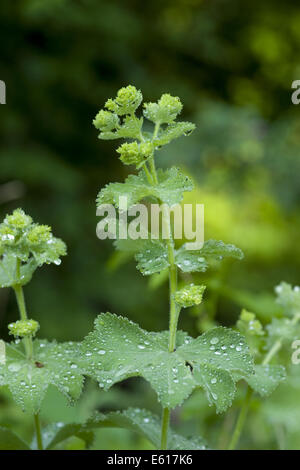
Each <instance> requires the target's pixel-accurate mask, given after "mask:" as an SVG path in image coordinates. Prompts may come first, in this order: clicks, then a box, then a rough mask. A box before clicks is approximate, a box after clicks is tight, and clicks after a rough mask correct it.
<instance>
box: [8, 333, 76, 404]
mask: <svg viewBox="0 0 300 470" xmlns="http://www.w3.org/2000/svg"><path fill="white" fill-rule="evenodd" d="M77 348H78V346H77V344H76V343H73V342H68V343H61V344H57V343H56V342H52V343H49V342H48V341H46V340H35V341H34V361H29V360H27V359H26V357H25V355H24V352H23V346H22V344H21V343H19V344H15V343H11V345H7V346H6V360H5V364H1V365H0V385H8V387H9V389H10V391H11V393H12V395H13V398H14V400H15V401H16V403H17V404H18V405H20V406H21V407H22V409H23V410H24V411H27V412H30V413H37V412H38V411H39V410H40V407H41V403H42V401H43V398H44V396H45V394H46V392H47V389H48V387H49V386H50V385H54V386H55V387H57V388H58V389H59V390H60V391H61V392H62V393H63V394H64V395H65V396H66V397H67V398H68V399H69V400H70V402H72V401H73V400H76V399H77V398H79V396H80V394H81V390H82V385H83V376H82V375H81V372H80V370H79V367H78V365H77V364H76V355H77Z"/></svg>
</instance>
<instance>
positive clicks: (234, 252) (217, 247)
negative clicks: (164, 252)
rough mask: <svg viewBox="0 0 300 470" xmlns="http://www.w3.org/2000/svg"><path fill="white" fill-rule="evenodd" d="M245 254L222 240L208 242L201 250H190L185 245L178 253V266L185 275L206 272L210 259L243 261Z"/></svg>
mask: <svg viewBox="0 0 300 470" xmlns="http://www.w3.org/2000/svg"><path fill="white" fill-rule="evenodd" d="M243 256H244V255H243V252H242V251H241V250H240V249H239V248H237V247H236V246H234V245H231V244H229V245H227V244H225V243H224V242H222V241H221V240H219V241H217V240H207V241H206V242H204V245H203V247H202V248H201V249H200V250H188V249H187V248H186V245H183V246H182V247H181V248H180V249H179V250H178V251H177V253H176V258H175V259H176V264H177V266H178V267H179V268H180V269H181V271H183V272H185V273H191V272H196V271H200V272H204V271H206V270H207V268H208V261H209V260H210V259H216V260H221V259H223V258H227V257H230V258H236V259H242V258H243Z"/></svg>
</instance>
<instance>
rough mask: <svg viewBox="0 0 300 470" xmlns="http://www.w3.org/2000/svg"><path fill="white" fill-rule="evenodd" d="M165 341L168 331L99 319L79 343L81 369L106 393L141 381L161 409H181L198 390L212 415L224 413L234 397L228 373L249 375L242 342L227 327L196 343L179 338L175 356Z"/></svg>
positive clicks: (113, 317)
mask: <svg viewBox="0 0 300 470" xmlns="http://www.w3.org/2000/svg"><path fill="white" fill-rule="evenodd" d="M168 336H169V334H168V332H162V333H149V332H147V331H145V330H142V329H141V328H140V327H139V326H138V325H136V324H135V323H133V322H131V321H129V320H127V319H125V318H122V317H118V316H116V315H112V314H110V313H106V314H102V315H100V316H99V317H98V318H97V319H96V321H95V330H94V331H93V332H92V333H90V334H89V335H88V336H87V337H86V338H85V340H84V342H83V344H82V349H81V357H82V360H81V366H82V368H84V370H85V371H86V373H87V375H89V376H91V377H93V378H94V379H96V380H97V381H98V382H99V385H100V387H102V388H104V389H105V390H108V389H109V388H110V387H111V386H112V385H113V384H115V383H117V382H120V381H122V380H124V379H127V378H129V377H133V376H142V377H144V378H145V379H146V380H147V381H148V382H150V384H151V386H152V387H153V389H154V390H155V391H156V393H157V396H158V399H159V401H160V402H161V403H162V405H163V407H166V408H174V407H175V406H177V405H180V404H181V403H182V402H183V400H184V399H185V398H187V397H188V396H189V395H190V394H191V392H192V391H193V390H194V389H195V388H197V387H203V388H204V389H205V390H206V392H207V395H208V398H209V400H210V402H212V403H214V404H215V405H216V407H217V411H218V412H220V411H224V410H225V409H226V407H228V406H229V405H230V403H231V401H232V398H233V394H234V383H233V381H232V379H231V376H230V373H231V372H234V371H240V372H243V373H245V374H250V373H251V372H252V371H253V367H252V359H251V358H250V355H249V351H248V347H247V346H246V344H245V342H244V339H243V337H242V336H241V335H240V334H239V333H237V332H235V331H232V330H228V329H226V328H214V329H213V330H210V331H209V332H207V333H205V334H203V335H202V336H200V337H199V338H197V339H192V338H189V337H187V336H186V335H184V334H179V335H177V348H176V351H174V352H172V353H170V352H168ZM194 369H195V371H196V372H195V373H194ZM224 381H225V382H224ZM222 383H224V384H225V385H224V386H221V387H220V384H222Z"/></svg>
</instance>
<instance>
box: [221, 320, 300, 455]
mask: <svg viewBox="0 0 300 470" xmlns="http://www.w3.org/2000/svg"><path fill="white" fill-rule="evenodd" d="M299 320H300V313H296V314H295V315H294V317H293V318H292V320H291V324H292V325H296V323H297V322H298V321H299ZM281 348H282V339H278V340H277V341H276V342H275V343H274V344H273V346H272V347H271V349H270V351H269V352H268V354H267V355H266V357H265V358H264V360H263V361H262V365H263V366H267V365H268V364H269V363H270V362H271V360H272V359H273V357H274V356H275V355H276V354H277V353H278V351H279V350H280V349H281ZM252 395H253V391H252V390H251V389H250V388H249V387H248V389H247V394H246V398H245V401H244V403H243V406H242V408H241V410H240V414H239V417H238V420H237V422H236V425H235V429H234V432H233V435H232V439H231V441H230V444H229V447H228V450H234V449H235V447H236V445H237V443H238V441H239V438H240V435H241V432H242V429H243V427H244V424H245V420H246V416H247V412H248V409H249V405H250V402H251V398H252Z"/></svg>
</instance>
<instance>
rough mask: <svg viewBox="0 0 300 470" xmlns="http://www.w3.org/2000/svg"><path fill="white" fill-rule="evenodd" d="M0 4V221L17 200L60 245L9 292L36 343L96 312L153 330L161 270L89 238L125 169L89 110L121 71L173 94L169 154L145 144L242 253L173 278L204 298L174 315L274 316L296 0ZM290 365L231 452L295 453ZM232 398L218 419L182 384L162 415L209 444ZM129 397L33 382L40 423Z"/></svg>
mask: <svg viewBox="0 0 300 470" xmlns="http://www.w3.org/2000/svg"><path fill="white" fill-rule="evenodd" d="M0 15H1V28H0V39H1V44H2V49H1V56H0V70H1V77H0V78H1V79H2V80H4V81H5V82H6V85H7V105H5V106H2V107H1V108H0V113H1V126H0V141H1V145H0V219H1V220H2V219H3V217H4V216H5V214H6V213H8V212H11V211H12V210H13V209H15V208H16V207H23V208H24V210H25V211H26V212H28V213H30V214H32V216H33V218H34V219H35V220H36V221H37V222H39V223H42V224H50V225H51V226H53V228H54V231H55V233H56V234H57V236H58V237H61V238H62V239H63V240H65V241H66V242H67V245H68V255H69V256H68V257H66V258H65V259H64V260H63V263H62V265H61V266H60V267H59V268H58V267H48V268H47V269H45V270H44V269H43V268H42V269H41V270H40V272H39V275H38V276H36V277H35V278H34V280H33V281H32V283H31V284H30V286H28V287H26V288H25V295H26V298H27V303H28V310H29V312H30V316H31V317H33V318H36V319H37V320H38V321H39V322H40V324H41V330H40V337H46V338H49V339H52V338H54V337H55V338H57V339H58V340H69V339H81V338H82V337H83V335H85V334H86V333H87V332H88V331H89V330H90V329H91V328H92V324H93V319H94V318H95V316H96V315H97V314H98V313H99V312H101V311H106V310H109V311H112V312H116V313H120V314H124V315H126V316H128V317H130V319H132V320H134V321H138V322H139V324H140V325H141V326H142V327H143V328H146V329H150V330H160V329H163V328H166V327H167V322H168V319H167V313H166V312H167V286H166V282H165V281H166V279H165V277H164V276H163V274H162V275H161V276H157V275H154V276H153V277H152V278H151V279H150V281H149V282H148V281H147V280H146V279H144V278H142V277H141V276H140V275H139V273H138V272H137V271H136V270H135V267H134V263H131V262H130V261H129V260H128V259H124V258H123V259H120V258H118V257H116V254H113V249H112V246H111V244H110V243H105V242H100V241H99V240H97V238H96V234H95V229H96V223H97V220H96V216H95V202H94V201H95V198H96V195H97V193H98V191H99V189H100V188H101V187H103V186H104V185H105V184H106V183H107V182H108V181H111V180H115V181H120V180H123V179H124V178H125V176H126V169H124V168H123V167H122V165H120V162H119V160H118V155H117V154H116V153H115V154H114V153H113V152H112V151H111V146H110V145H109V143H108V144H106V143H102V144H101V146H100V144H99V142H98V141H97V135H96V134H97V133H96V132H95V129H93V127H92V119H93V118H94V116H95V115H96V113H97V111H98V109H99V108H100V107H102V106H103V104H104V101H105V99H106V97H107V96H114V95H115V92H116V90H117V89H118V88H120V87H121V86H123V85H126V84H127V83H133V84H134V85H135V86H137V87H138V88H141V89H143V90H144V91H145V100H146V101H147V100H155V99H157V98H158V97H159V96H160V95H161V94H162V93H163V92H165V91H166V90H168V91H170V93H171V94H173V95H178V96H180V97H181V98H182V99H183V101H184V103H185V104H186V105H185V112H184V118H185V117H187V118H188V119H190V120H192V121H193V122H195V123H196V124H197V130H196V131H195V132H194V133H193V135H192V136H191V137H190V138H189V139H182V141H178V142H176V144H173V146H172V147H170V149H171V150H170V151H169V153H168V155H167V154H166V153H164V150H162V151H161V154H160V159H161V165H162V166H168V165H170V162H172V163H174V164H176V163H177V164H180V165H181V166H185V169H186V170H187V171H188V172H189V173H190V174H191V175H192V176H193V178H194V179H195V182H196V184H197V188H196V190H195V191H194V192H193V193H191V194H189V195H188V197H187V199H186V201H185V202H199V203H204V204H205V219H206V225H205V230H206V238H207V239H208V238H210V237H212V238H215V239H219V238H220V239H223V240H224V241H225V242H232V243H235V244H236V245H237V246H239V247H240V248H242V249H243V251H244V253H245V260H243V261H242V262H237V261H234V262H228V263H227V264H225V263H224V265H223V266H222V267H218V266H216V267H215V269H212V270H211V271H210V272H208V273H207V274H205V275H201V276H200V275H198V276H194V277H193V279H190V275H186V277H187V279H188V280H189V279H190V280H191V281H195V282H197V283H201V284H202V283H205V284H207V285H208V287H207V291H206V293H205V296H204V299H205V302H204V304H202V305H201V306H200V307H193V308H191V309H188V310H186V311H185V312H184V315H183V316H182V320H181V325H180V326H181V327H182V328H186V329H188V331H189V332H190V333H191V334H196V333H197V332H199V331H203V330H205V329H207V328H209V327H210V326H211V325H213V324H214V322H215V321H218V322H221V323H222V324H225V325H232V324H234V323H235V321H236V319H237V317H238V314H239V312H240V310H241V308H246V309H249V310H250V311H251V312H255V313H256V315H257V318H258V319H259V320H261V322H262V323H266V322H268V321H270V319H271V318H272V317H273V316H277V315H280V311H279V310H278V306H276V305H275V303H274V296H273V292H272V290H273V286H274V285H275V284H278V283H279V282H280V281H281V280H286V281H287V282H291V283H292V284H297V283H299V265H300V248H299V243H298V240H299V230H300V212H299V202H300V186H299V172H300V158H299V151H300V132H299V130H300V117H299V110H298V109H297V107H296V106H293V105H292V104H291V100H290V95H291V83H292V81H293V80H294V79H297V78H299V75H300V64H299V59H298V49H299V43H300V10H299V9H298V5H297V3H295V2H292V1H291V0H287V1H286V2H284V3H282V2H279V1H278V0H277V1H276V0H272V1H271V0H266V1H264V2H263V3H262V2H255V1H254V2H253V1H250V0H246V1H244V2H243V6H242V7H241V3H240V2H239V1H238V0H229V1H225V0H210V1H208V0H172V1H171V0H166V1H164V2H160V1H158V0H152V1H151V2H146V3H145V2H143V3H142V2H138V1H137V0H127V1H124V0H123V1H121V0H116V1H114V2H111V1H109V0H76V1H71V0H18V1H13V2H12V1H11V0H2V2H1V5H0ZM128 261H129V262H128ZM198 278H199V279H198ZM153 297H155V309H153ZM16 313H17V309H16V304H15V300H14V298H12V296H11V294H9V292H8V291H7V290H5V289H2V290H1V291H0V332H1V336H2V337H3V338H5V339H7V338H8V332H7V324H8V323H9V322H11V321H14V320H15V319H16ZM286 360H287V361H288V359H287V358H286ZM298 367H299V366H298ZM292 370H293V375H292V376H291V377H290V378H289V379H288V381H287V382H286V383H285V384H284V385H281V386H280V387H279V389H278V390H277V392H276V393H275V394H274V395H273V396H272V397H271V399H267V400H266V401H265V402H264V401H263V402H261V401H258V400H257V401H255V400H254V402H253V403H252V409H251V413H250V416H249V420H248V424H247V432H245V433H244V440H243V441H242V442H241V446H242V447H244V448H276V447H278V446H279V447H280V448H299V445H300V431H299V425H298V423H299V419H298V418H297V417H299V416H300V406H299V399H298V396H299V387H300V384H299V370H297V366H293V369H292ZM240 394H241V399H240V400H239V399H237V401H236V403H235V405H234V407H233V408H232V411H230V412H229V413H228V414H227V416H226V417H225V418H223V417H222V416H221V417H216V416H215V415H214V413H213V411H212V410H211V409H210V408H207V406H206V402H205V399H204V398H203V395H202V392H196V393H194V395H193V396H192V397H191V398H190V399H189V400H188V402H187V404H186V405H185V406H184V408H183V410H181V411H180V410H179V411H178V412H175V413H174V417H173V419H174V424H175V427H176V425H178V426H180V427H181V428H182V429H183V430H185V432H186V434H187V435H189V434H192V433H194V432H198V431H199V432H201V434H203V435H205V436H208V440H209V441H210V443H211V444H212V445H215V446H218V445H219V446H220V447H222V446H224V445H225V444H226V443H227V442H228V434H229V433H230V432H231V429H232V426H233V422H234V420H235V416H236V412H237V408H238V406H239V405H240V402H241V400H242V397H243V390H240ZM141 395H143V400H144V399H145V397H146V398H147V399H146V401H147V402H148V408H150V409H151V408H152V409H155V406H156V405H155V400H154V396H153V395H152V393H151V391H149V390H148V388H147V387H146V386H145V384H142V383H141V382H140V381H139V380H133V381H132V380H130V381H128V382H126V384H125V385H123V386H120V387H115V388H114V389H113V390H112V391H110V392H109V393H107V394H105V393H104V392H100V391H99V390H96V386H95V385H92V384H88V385H87V390H86V395H84V396H83V398H82V400H81V401H80V403H79V404H78V406H76V407H75V408H73V409H69V408H65V403H61V402H60V401H59V400H62V399H58V397H57V395H56V394H55V392H49V394H48V396H47V401H46V402H45V405H44V414H43V419H44V421H45V422H48V420H49V419H50V418H51V419H53V416H54V415H55V414H56V415H57V416H56V417H55V419H58V420H61V421H62V420H66V421H68V420H70V421H72V420H74V419H75V418H76V419H78V416H81V417H84V418H85V417H86V416H87V414H88V413H89V412H90V411H92V410H93V409H100V410H102V409H113V408H114V406H115V404H116V403H118V404H119V405H120V406H121V407H123V406H124V407H127V406H131V405H134V406H136V405H137V404H139V399H140V398H139V397H140V396H141ZM0 403H1V407H0V423H1V424H8V425H9V426H14V428H16V430H17V431H19V432H20V433H21V435H22V434H23V435H24V434H26V433H27V432H28V431H30V430H31V426H32V423H31V421H30V419H29V418H28V419H25V421H24V418H23V416H21V412H20V411H19V409H17V408H16V407H15V406H14V405H13V404H12V402H11V398H10V397H9V395H8V393H7V394H6V393H3V394H1V396H0ZM141 405H143V406H145V402H144V401H143V403H141ZM220 429H221V430H222V432H221V434H220ZM70 446H72V443H70ZM147 446H148V444H147V443H145V442H144V441H141V439H140V438H137V437H136V436H132V435H131V434H130V433H129V432H127V431H124V430H121V431H116V430H109V431H107V430H105V431H99V432H98V437H97V442H96V443H95V447H97V448H126V449H130V448H146V447H147Z"/></svg>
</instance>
